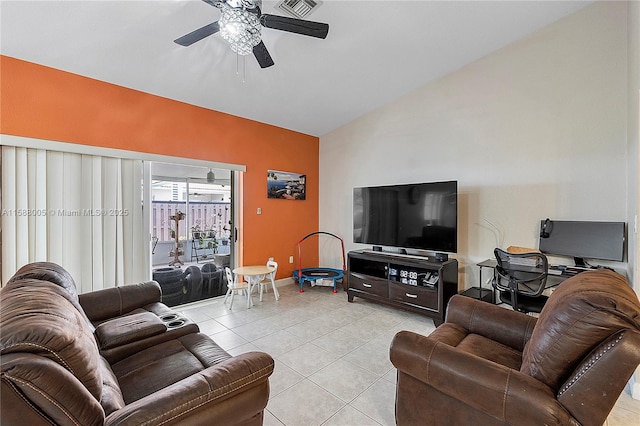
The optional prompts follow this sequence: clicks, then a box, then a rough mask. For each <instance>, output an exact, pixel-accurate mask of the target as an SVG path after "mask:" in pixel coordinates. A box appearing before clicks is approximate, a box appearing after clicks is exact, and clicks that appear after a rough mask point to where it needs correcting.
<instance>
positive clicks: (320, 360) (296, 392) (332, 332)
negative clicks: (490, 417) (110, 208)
mask: <svg viewBox="0 0 640 426" xmlns="http://www.w3.org/2000/svg"><path fill="white" fill-rule="evenodd" d="M278 291H279V292H280V300H279V301H276V300H275V299H274V297H273V292H271V291H270V292H268V293H266V294H265V295H264V297H263V301H262V302H259V301H258V298H257V297H254V303H255V305H254V306H253V307H252V308H251V309H246V305H245V304H244V303H234V305H233V310H231V311H230V310H229V309H228V308H227V307H226V306H225V305H224V304H223V298H222V297H219V298H215V299H212V300H210V301H205V302H198V303H197V304H192V305H188V306H182V307H178V308H176V309H177V310H180V311H182V312H183V313H184V314H185V315H187V316H188V317H190V318H191V319H192V320H194V321H196V322H197V323H198V325H199V326H200V330H201V331H202V332H203V333H205V334H208V335H209V336H211V337H212V338H213V340H215V341H216V343H217V344H218V345H220V346H221V347H222V348H224V349H225V350H227V351H228V352H229V353H231V354H232V355H237V354H240V353H243V352H248V351H254V350H259V351H264V352H267V353H269V354H270V355H271V356H272V357H273V358H274V359H275V370H274V373H273V375H272V376H271V377H270V379H269V381H270V386H271V394H270V398H269V403H268V405H267V410H266V411H265V418H264V424H265V425H267V426H282V425H286V426H303V425H323V426H338V425H340V426H345V425H354V426H355V425H357V426H366V425H372V426H379V425H394V424H395V418H394V398H395V381H396V370H395V368H393V365H392V364H391V362H390V361H389V345H390V343H391V339H392V338H393V336H394V335H395V333H396V332H398V331H400V330H411V331H415V332H417V333H421V334H425V335H426V334H429V333H430V332H431V331H433V330H434V329H435V327H434V324H433V321H432V320H431V319H428V318H426V317H423V316H421V315H418V314H414V313H410V312H405V311H403V310H399V309H396V308H391V307H388V306H384V305H380V304H376V303H373V302H368V301H365V300H363V299H360V298H356V299H355V302H354V303H348V302H347V296H346V293H344V292H343V291H340V292H339V293H337V294H333V293H332V292H331V289H330V288H328V287H313V288H307V290H306V291H305V292H304V293H302V294H301V293H299V292H298V287H297V286H296V285H293V284H292V285H284V286H279V287H278ZM234 302H235V301H234ZM606 425H608V426H631V425H640V401H638V400H634V399H632V398H631V396H630V395H629V392H628V390H625V392H623V394H622V395H621V396H620V399H619V400H618V403H617V404H616V406H615V408H614V409H613V411H612V412H611V414H610V416H609V418H608V419H607V423H606Z"/></svg>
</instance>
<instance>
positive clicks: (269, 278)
mask: <svg viewBox="0 0 640 426" xmlns="http://www.w3.org/2000/svg"><path fill="white" fill-rule="evenodd" d="M267 266H270V267H272V268H275V270H274V271H273V272H272V273H270V274H268V275H266V276H265V277H264V279H263V280H262V281H260V301H261V302H262V291H263V290H264V291H267V290H269V287H268V286H269V284H271V288H273V294H274V295H275V297H276V300H278V299H279V298H280V293H278V289H277V288H276V282H275V279H276V272H278V262H274V261H273V260H270V261H268V262H267Z"/></svg>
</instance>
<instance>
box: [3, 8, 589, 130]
mask: <svg viewBox="0 0 640 426" xmlns="http://www.w3.org/2000/svg"><path fill="white" fill-rule="evenodd" d="M276 3H277V2H274V1H264V2H263V5H262V11H263V13H268V14H273V15H284V12H282V11H281V10H279V9H276V8H275V6H276ZM591 3H592V2H591V1H495V2H494V1H382V0H378V1H376V0H373V1H343V0H341V1H338V0H325V1H324V2H323V3H322V4H321V5H320V6H319V7H318V8H317V9H316V10H314V11H313V12H312V13H311V14H310V15H309V16H307V19H309V20H313V21H319V22H326V23H328V24H329V27H330V28H329V35H328V37H327V38H326V39H325V40H322V39H316V38H312V37H305V36H302V35H298V34H292V33H287V32H282V31H278V30H274V29H263V30H262V40H263V41H264V43H265V45H266V46H267V48H268V50H269V52H270V53H271V56H272V58H273V60H274V62H275V65H274V66H272V67H270V68H266V69H261V68H260V67H259V66H258V64H257V62H256V60H255V59H254V58H253V56H246V57H237V56H236V54H235V53H233V52H232V51H231V50H230V49H229V46H228V44H227V43H226V42H225V41H224V40H223V39H222V37H220V34H214V35H212V36H210V37H207V38H206V39H204V40H202V41H199V42H197V43H195V44H193V45H191V46H190V47H183V46H179V45H177V44H176V43H174V42H173V40H174V39H176V38H178V37H180V36H182V35H185V34H187V33H189V32H190V31H192V30H195V29H196V28H199V27H202V26H203V25H206V24H208V23H211V22H213V21H216V20H218V19H219V17H220V11H219V10H218V9H217V8H214V7H212V6H211V5H209V4H207V3H205V2H204V1H201V0H163V1H134V0H132V1H123V0H118V1H113V0H112V1H98V0H95V1H94V0H84V1H69V0H64V1H56V0H52V1H32V0H25V1H7V0H2V2H1V3H0V19H1V21H0V23H1V26H0V27H1V29H0V37H1V39H0V40H1V43H0V52H1V53H2V54H3V55H7V56H11V57H15V58H19V59H23V60H26V61H30V62H35V63H38V64H42V65H46V66H50V67H53V68H57V69H61V70H65V71H69V72H72V73H76V74H80V75H83V76H87V77H91V78H95V79H98V80H102V81H106V82H110V83H113V84H117V85H121V86H125V87H129V88H132V89H136V90H140V91H143V92H147V93H151V94H155V95H159V96H163V97H167V98H170V99H175V100H179V101H182V102H186V103H189V104H194V105H198V106H202V107H205V108H209V109H212V110H216V111H222V112H226V113H229V114H233V115H236V116H240V117H245V118H249V119H252V120H256V121H260V122H263V123H268V124H272V125H275V126H279V127H283V128H287V129H291V130H295V131H299V132H302V133H306V134H310V135H315V136H322V135H324V134H326V133H328V132H330V131H332V130H334V129H336V128H337V127H339V126H341V125H343V124H346V123H348V122H350V121H352V120H354V119H355V118H357V117H359V116H361V115H363V114H366V113H367V112H369V111H372V110H374V109H376V108H378V107H380V106H381V105H384V104H386V103H389V102H391V101H393V100H395V99H397V98H398V97H400V96H402V95H404V94H407V93H409V92H411V91H413V90H415V89H417V88H419V87H421V86H423V85H425V84H427V83H429V82H431V81H434V80H436V79H438V78H440V77H442V76H444V75H446V74H448V73H451V72H453V71H455V70H457V69H459V68H461V67H463V66H465V65H466V64H469V63H471V62H473V61H476V60H477V59H479V58H481V57H483V56H486V55H488V54H490V53H491V52H493V51H496V50H497V49H500V48H502V47H504V46H506V45H508V44H510V43H513V42H515V41H517V40H519V39H521V38H523V37H526V36H527V35H528V34H531V33H533V32H535V31H536V30H538V29H540V28H543V27H545V26H547V25H549V24H550V23H552V22H554V21H556V20H558V19H560V18H562V17H564V16H567V15H569V14H571V13H575V12H576V11H578V10H580V9H581V8H583V7H585V6H587V5H589V4H591Z"/></svg>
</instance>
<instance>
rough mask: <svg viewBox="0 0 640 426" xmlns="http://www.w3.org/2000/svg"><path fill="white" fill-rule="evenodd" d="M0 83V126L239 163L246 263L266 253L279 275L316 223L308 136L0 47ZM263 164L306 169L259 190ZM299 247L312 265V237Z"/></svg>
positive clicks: (313, 140)
mask: <svg viewBox="0 0 640 426" xmlns="http://www.w3.org/2000/svg"><path fill="white" fill-rule="evenodd" d="M0 89H1V94H0V133H3V134H7V135H15V136H25V137H31V138H37V139H47V140H53V141H59V142H69V143H77V144H83V145H91V146H99V147H107V148H116V149H126V150H130V151H138V152H147V153H153V154H161V155H175V156H179V157H188V158H194V159H200V160H210V161H218V162H226V163H235V164H244V165H246V168H247V171H246V173H245V174H244V178H243V182H244V185H243V191H242V196H243V200H242V218H243V223H242V226H241V229H240V232H241V233H242V234H243V242H244V247H243V252H242V253H241V258H242V259H243V262H244V263H245V264H256V263H259V264H262V263H265V262H266V261H267V259H268V258H269V257H274V258H275V260H276V261H277V262H278V263H279V268H278V278H284V277H287V276H291V273H292V271H293V269H295V268H296V267H297V266H296V265H297V251H296V250H297V242H298V241H299V240H300V239H301V238H302V237H304V236H305V235H307V234H308V233H310V232H314V231H317V230H318V223H319V219H318V178H319V174H318V169H319V164H318V156H319V139H318V138H317V137H315V136H310V135H306V134H303V133H299V132H294V131H291V130H287V129H283V128H280V127H275V126H271V125H268V124H264V123H259V122H256V121H252V120H247V119H244V118H240V117H236V116H232V115H229V114H224V113H221V112H218V111H212V110H209V109H206V108H201V107H197V106H194V105H189V104H186V103H183V102H178V101H175V100H171V99H167V98H162V97H159V96H155V95H151V94H148V93H144V92H140V91H136V90H132V89H128V88H125V87H121V86H117V85H114V84H109V83H105V82H103V81H99V80H94V79H91V78H87V77H83V76H79V75H77V74H71V73H68V72H65V71H61V70H57V69H54V68H49V67H45V66H42V65H38V64H34V63H30V62H26V61H22V60H19V59H15V58H11V57H7V56H1V55H0ZM268 107H274V106H268V105H265V108H268ZM276 107H277V106H276ZM269 169H272V170H284V171H290V172H298V173H305V174H306V175H307V199H306V200H305V201H290V200H273V199H267V195H266V191H267V184H266V182H267V170H269ZM258 207H260V208H261V209H262V214H261V215H257V214H256V211H257V208H258ZM291 255H294V256H295V257H296V259H295V263H294V264H293V265H292V264H289V256H291ZM304 257H305V258H304V263H305V264H307V265H316V266H317V262H318V252H317V247H311V246H305V252H304Z"/></svg>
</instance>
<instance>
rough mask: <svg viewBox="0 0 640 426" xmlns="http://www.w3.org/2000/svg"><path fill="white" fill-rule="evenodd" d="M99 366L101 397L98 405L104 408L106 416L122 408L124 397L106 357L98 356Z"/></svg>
mask: <svg viewBox="0 0 640 426" xmlns="http://www.w3.org/2000/svg"><path fill="white" fill-rule="evenodd" d="M100 368H101V369H102V399H101V400H100V405H102V409H103V410H104V415H105V416H108V415H109V414H111V413H113V412H114V411H117V410H120V409H122V408H124V405H125V404H124V399H123V398H122V392H121V391H120V386H119V385H118V379H116V375H115V374H113V371H112V370H111V367H110V366H109V363H108V362H107V360H106V359H104V358H102V357H100Z"/></svg>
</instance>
